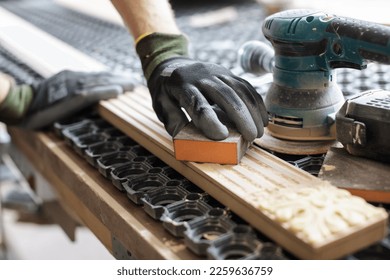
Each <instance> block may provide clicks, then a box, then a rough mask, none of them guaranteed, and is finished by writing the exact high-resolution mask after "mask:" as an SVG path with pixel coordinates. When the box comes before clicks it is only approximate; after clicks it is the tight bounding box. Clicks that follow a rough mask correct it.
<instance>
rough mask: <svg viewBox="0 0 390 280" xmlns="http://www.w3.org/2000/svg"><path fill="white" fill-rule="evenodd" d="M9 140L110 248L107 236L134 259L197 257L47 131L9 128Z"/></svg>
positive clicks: (110, 248) (63, 200) (109, 240)
mask: <svg viewBox="0 0 390 280" xmlns="http://www.w3.org/2000/svg"><path fill="white" fill-rule="evenodd" d="M10 133H11V136H12V139H13V140H12V141H13V143H14V144H15V145H16V146H17V147H18V148H19V149H20V150H21V151H22V152H23V154H25V155H26V156H27V158H28V159H29V160H30V161H31V163H32V164H33V165H34V166H35V168H36V169H37V171H39V172H40V173H41V174H43V175H44V176H45V178H47V180H48V181H49V182H50V183H51V184H52V185H53V187H55V190H56V191H57V192H58V193H59V194H60V197H61V198H62V200H61V201H62V202H64V203H65V204H66V205H68V206H69V207H71V208H72V209H74V210H75V212H76V213H77V215H78V216H79V217H80V219H81V220H82V221H83V223H85V224H86V225H87V226H88V227H89V228H91V230H92V231H93V232H94V233H95V234H96V236H97V237H98V238H99V239H100V240H101V241H102V243H103V244H104V245H105V246H106V247H107V248H108V249H109V250H110V251H111V252H112V243H111V241H112V236H115V237H116V238H117V239H119V240H120V241H121V243H123V245H124V246H125V247H126V248H127V249H128V250H129V251H130V252H131V253H132V254H133V255H134V256H135V257H136V258H138V259H194V258H195V259H196V258H197V257H196V256H195V255H194V254H192V253H191V252H190V251H189V250H187V249H186V247H185V245H184V243H183V242H184V241H183V240H178V239H176V238H173V237H172V236H171V235H170V234H169V233H168V232H167V231H165V230H164V228H163V226H162V224H161V223H160V222H157V221H155V220H153V219H152V218H150V217H149V216H148V215H147V214H146V213H145V212H144V211H143V210H142V208H141V207H137V206H136V205H134V204H132V203H131V202H130V201H129V200H128V198H127V197H126V195H125V194H124V193H121V192H119V191H118V190H117V189H116V188H115V187H113V186H112V184H111V183H110V182H109V181H107V180H106V179H105V178H104V177H103V176H101V175H100V174H99V173H98V172H97V170H96V169H94V168H92V167H91V166H90V165H89V164H88V163H87V162H86V161H85V160H84V159H83V158H81V157H79V156H78V155H76V154H75V152H74V151H73V150H71V149H70V148H69V147H68V146H67V145H66V144H65V143H64V142H63V141H59V140H58V139H57V137H56V136H54V135H52V134H51V133H49V134H46V133H31V132H25V131H21V130H17V129H11V130H10Z"/></svg>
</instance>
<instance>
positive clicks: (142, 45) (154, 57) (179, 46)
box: [136, 33, 188, 80]
mask: <svg viewBox="0 0 390 280" xmlns="http://www.w3.org/2000/svg"><path fill="white" fill-rule="evenodd" d="M136 51H137V54H138V56H139V57H140V59H141V64H142V69H143V71H144V75H145V78H146V79H147V80H149V78H150V76H151V75H152V73H153V71H154V69H156V67H157V66H158V65H159V64H160V63H162V62H163V61H165V60H167V59H169V58H172V57H178V56H185V57H187V56H188V40H187V38H186V37H185V36H183V35H175V34H164V33H152V34H150V35H148V36H146V37H144V38H142V39H141V40H140V41H139V42H138V43H137V45H136Z"/></svg>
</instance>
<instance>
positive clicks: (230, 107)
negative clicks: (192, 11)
mask: <svg viewBox="0 0 390 280" xmlns="http://www.w3.org/2000/svg"><path fill="white" fill-rule="evenodd" d="M141 48H142V49H141ZM137 51H138V53H139V55H140V57H141V61H142V62H143V67H144V73H145V76H146V78H147V80H148V87H149V90H150V93H151V96H152V100H153V108H154V110H155V112H156V114H157V116H158V118H159V119H160V120H161V121H162V122H163V123H164V125H165V128H166V129H167V131H168V133H170V134H171V135H172V136H175V135H176V134H177V133H178V132H179V131H180V130H181V129H182V128H183V127H184V126H185V125H186V124H187V123H188V119H187V117H186V115H185V114H184V113H183V111H182V110H181V108H184V109H185V111H186V112H187V113H188V115H189V116H190V117H191V119H192V121H193V123H194V125H195V126H196V127H198V128H199V129H200V130H201V131H202V132H203V133H204V134H205V135H206V136H207V137H208V138H210V139H213V140H223V139H225V138H226V137H227V136H228V129H227V127H226V126H225V125H224V124H223V123H222V122H221V120H220V118H219V117H218V115H220V114H221V111H222V112H223V113H224V114H225V115H226V117H227V118H228V119H229V120H230V121H231V122H232V123H233V124H234V125H235V127H236V128H237V130H238V131H239V132H240V133H241V134H242V135H243V137H244V138H245V139H246V140H247V141H249V142H251V141H253V140H254V139H255V138H256V137H261V136H262V135H263V132H264V126H266V125H267V124H268V116H267V112H266V109H265V106H264V103H263V100H262V98H261V96H260V95H259V94H258V93H257V92H256V90H255V89H254V88H253V87H252V86H251V85H250V84H249V83H248V82H247V81H245V80H243V79H241V78H239V77H237V76H235V75H233V74H232V73H231V72H230V71H229V70H228V69H226V68H224V67H222V66H219V65H216V64H212V63H204V62H198V61H194V60H192V59H190V58H188V57H186V41H185V38H184V37H183V36H181V35H164V34H158V33H154V34H151V35H149V36H147V37H145V38H144V39H142V40H141V41H140V42H139V43H138V44H137ZM144 53H145V54H146V55H145V56H143V54H144ZM143 58H144V59H143ZM156 64H157V65H156ZM216 105H217V106H216ZM215 108H219V110H215Z"/></svg>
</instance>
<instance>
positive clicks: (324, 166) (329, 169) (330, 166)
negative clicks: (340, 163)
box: [322, 164, 336, 171]
mask: <svg viewBox="0 0 390 280" xmlns="http://www.w3.org/2000/svg"><path fill="white" fill-rule="evenodd" d="M322 168H323V169H324V171H333V170H335V169H336V166H334V165H329V164H324V165H322Z"/></svg>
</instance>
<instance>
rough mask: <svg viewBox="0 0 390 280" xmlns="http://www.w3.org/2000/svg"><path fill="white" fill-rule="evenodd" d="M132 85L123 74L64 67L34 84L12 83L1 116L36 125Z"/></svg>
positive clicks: (0, 108) (8, 120) (27, 125)
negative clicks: (86, 71) (80, 70)
mask: <svg viewBox="0 0 390 280" xmlns="http://www.w3.org/2000/svg"><path fill="white" fill-rule="evenodd" d="M133 87H134V84H133V82H132V81H131V80H130V79H129V78H126V77H122V76H117V75H113V74H109V73H104V72H100V73H84V72H73V71H67V70H66V71H62V72H60V73H58V74H56V75H54V76H52V77H50V78H48V79H46V80H43V81H42V82H39V83H36V84H34V85H20V86H17V85H12V86H11V89H10V91H9V93H8V94H7V97H6V99H5V100H4V102H2V103H1V104H0V120H1V121H3V122H5V123H6V124H10V125H18V126H21V127H24V128H28V129H39V128H42V127H45V126H47V125H49V124H51V123H53V122H55V121H58V120H60V119H63V118H67V117H70V116H72V115H74V114H75V113H76V112H78V111H81V110H82V109H85V108H87V107H89V106H90V105H93V104H95V103H96V102H98V101H99V100H102V99H109V98H114V97H117V96H118V95H119V94H121V93H123V92H124V91H127V90H131V89H133Z"/></svg>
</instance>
